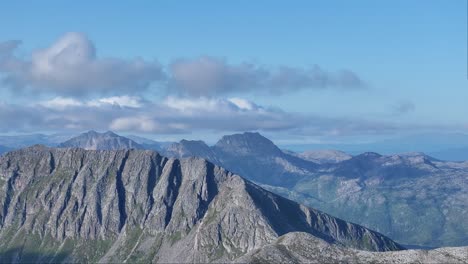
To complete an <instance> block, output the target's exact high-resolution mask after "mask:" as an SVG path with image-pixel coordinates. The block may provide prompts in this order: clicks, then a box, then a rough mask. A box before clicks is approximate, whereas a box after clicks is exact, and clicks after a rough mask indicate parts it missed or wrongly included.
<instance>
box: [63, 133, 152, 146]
mask: <svg viewBox="0 0 468 264" xmlns="http://www.w3.org/2000/svg"><path fill="white" fill-rule="evenodd" d="M58 147H59V148H83V149H89V150H113V149H114V150H115V149H143V146H141V145H140V144H138V143H136V142H135V141H133V140H131V139H128V138H126V137H122V136H119V135H117V134H115V133H113V132H111V131H108V132H105V133H98V132H96V131H89V132H86V133H83V134H81V135H79V136H77V137H74V138H72V139H70V140H67V141H65V142H63V143H60V144H59V145H58Z"/></svg>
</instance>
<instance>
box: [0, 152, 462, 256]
mask: <svg viewBox="0 0 468 264" xmlns="http://www.w3.org/2000/svg"><path fill="white" fill-rule="evenodd" d="M298 232H300V233H298ZM298 245H301V246H300V247H299V246H298ZM400 249H402V247H401V246H400V245H398V244H397V243H395V242H393V241H392V240H390V239H389V238H387V237H385V236H383V235H381V234H379V233H377V232H374V231H371V230H369V229H366V228H364V227H362V226H359V225H355V224H351V223H348V222H345V221H343V220H340V219H337V218H334V217H332V216H330V215H327V214H324V213H321V212H319V211H316V210H314V209H310V208H307V207H305V206H303V205H299V204H297V203H295V202H293V201H290V200H287V199H285V198H282V197H280V196H278V195H275V194H272V193H270V192H268V191H265V190H264V189H262V188H260V187H259V186H257V185H255V184H253V183H251V182H249V181H247V180H244V179H243V178H241V177H240V176H237V175H235V174H232V173H230V172H228V171H226V170H224V169H223V168H220V167H218V166H215V165H213V164H212V163H210V162H208V161H206V160H203V159H200V158H187V159H180V160H179V159H174V158H172V159H169V158H166V157H162V156H160V155H159V154H158V153H156V152H152V151H144V150H108V151H96V150H83V149H69V148H64V149H56V148H47V147H44V146H34V147H30V148H26V149H21V150H18V151H13V152H10V153H7V154H6V155H4V156H2V157H0V256H1V257H2V258H1V260H0V261H1V262H77V261H78V262H83V261H90V262H97V261H99V262H148V261H152V262H235V261H240V262H257V261H264V260H265V261H268V262H270V260H268V259H265V257H264V256H265V255H266V256H272V259H271V261H276V262H283V260H287V261H289V262H297V261H300V262H302V261H305V260H306V259H309V260H314V258H312V255H313V256H317V258H316V259H317V261H322V259H323V258H324V257H326V256H330V258H331V259H330V260H333V261H334V260H335V259H337V260H340V259H344V260H345V261H346V260H349V261H358V262H362V261H363V260H365V261H367V260H369V261H372V260H373V259H376V260H379V259H383V260H384V259H385V258H382V257H380V256H387V258H388V259H390V258H393V257H392V256H395V257H396V256H398V257H400V256H401V258H402V260H409V261H411V260H417V261H422V262H424V260H427V258H424V256H426V255H427V254H436V255H437V256H438V257H439V259H440V260H443V262H456V261H458V262H462V261H467V258H464V257H463V254H464V253H466V248H456V249H446V250H445V249H444V250H443V251H440V250H439V251H430V252H432V253H427V252H426V251H396V250H400ZM359 250H360V251H359ZM362 250H366V251H362ZM270 251H271V252H274V253H275V254H274V255H272V254H270V253H269V252H270ZM371 251H373V252H371ZM376 251H391V252H390V253H376ZM452 251H453V252H452ZM433 252H436V253H433ZM437 252H450V253H447V254H438V253H437ZM308 254H309V255H308ZM310 254H312V255H310ZM392 254H393V255H392ZM355 255H358V257H357V258H351V257H352V256H355ZM301 256H303V258H301ZM361 256H362V257H361ZM431 256H432V255H431ZM434 256H435V255H434Z"/></svg>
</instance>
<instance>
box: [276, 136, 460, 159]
mask: <svg viewBox="0 0 468 264" xmlns="http://www.w3.org/2000/svg"><path fill="white" fill-rule="evenodd" d="M281 147H282V148H285V149H290V150H294V151H297V152H303V151H311V150H321V149H336V150H341V151H345V152H347V153H350V154H353V155H356V154H360V153H364V152H377V153H381V154H385V155H392V154H398V153H404V152H424V153H430V154H431V156H434V157H435V158H438V159H442V160H450V161H460V160H468V155H467V152H466V150H467V149H468V135H465V134H460V133H447V134H444V133H426V134H418V135H411V136H405V137H399V138H393V139H387V140H381V141H376V142H372V143H366V144H297V145H282V146H281Z"/></svg>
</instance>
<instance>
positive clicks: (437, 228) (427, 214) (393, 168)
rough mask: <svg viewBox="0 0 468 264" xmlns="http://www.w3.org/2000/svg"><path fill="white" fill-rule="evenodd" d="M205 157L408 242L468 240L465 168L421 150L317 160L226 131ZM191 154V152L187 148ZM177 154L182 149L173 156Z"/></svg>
mask: <svg viewBox="0 0 468 264" xmlns="http://www.w3.org/2000/svg"><path fill="white" fill-rule="evenodd" d="M211 149H212V150H213V152H214V154H215V157H212V156H209V155H206V154H204V153H200V152H199V153H190V155H200V156H202V157H205V158H207V159H209V160H211V161H213V162H215V163H216V164H219V165H221V166H223V167H225V168H227V169H229V170H231V171H233V172H236V173H238V174H240V175H243V176H245V177H246V178H247V179H250V180H253V181H255V182H256V183H258V184H261V186H262V187H264V188H266V189H268V190H270V191H272V192H275V193H278V194H280V195H283V196H285V197H288V198H290V199H293V200H295V201H297V202H300V203H304V204H307V205H309V206H311V207H314V208H318V209H320V210H322V211H324V212H328V213H331V214H333V215H336V216H339V217H340V218H342V219H345V220H347V221H351V222H355V223H359V224H362V225H364V226H369V227H371V228H372V229H375V230H377V231H379V232H382V233H383V234H385V235H387V236H389V237H392V238H394V239H395V240H397V241H398V242H400V243H402V244H406V245H421V246H428V247H440V246H463V245H468V235H467V234H468V224H467V223H466V221H464V220H463V219H466V218H468V208H467V204H466V202H465V201H466V200H468V189H467V188H468V184H466V179H467V178H468V166H466V163H455V162H444V161H440V160H437V159H434V158H432V157H429V156H427V155H424V154H423V153H403V154H399V155H390V156H384V155H380V154H377V153H372V152H368V153H363V154H361V155H356V156H354V157H351V158H348V159H346V160H343V161H341V162H317V163H322V164H317V163H315V162H310V161H306V160H304V159H302V158H300V157H295V155H297V154H295V153H290V152H286V151H281V150H280V149H279V148H278V147H276V146H275V145H274V144H273V142H271V141H270V140H268V139H266V138H264V137H263V136H261V135H260V134H258V133H244V134H236V135H230V136H224V137H223V138H222V139H221V140H220V141H219V142H218V143H217V144H216V145H215V146H214V147H212V148H211ZM184 155H187V154H184ZM176 156H177V155H176Z"/></svg>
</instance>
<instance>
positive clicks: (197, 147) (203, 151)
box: [163, 139, 220, 164]
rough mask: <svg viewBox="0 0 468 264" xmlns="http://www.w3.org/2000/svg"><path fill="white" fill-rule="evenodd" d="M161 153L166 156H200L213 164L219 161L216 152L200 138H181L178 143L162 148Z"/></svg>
mask: <svg viewBox="0 0 468 264" xmlns="http://www.w3.org/2000/svg"><path fill="white" fill-rule="evenodd" d="M163 153H164V155H166V156H168V157H177V158H186V157H201V158H204V159H207V160H209V161H211V162H213V163H215V164H219V163H220V162H219V160H218V158H217V157H216V153H214V151H213V150H212V149H211V148H210V147H209V146H208V145H207V144H206V143H205V142H203V141H201V140H185V139H184V140H181V141H180V142H179V143H173V144H171V145H169V146H168V147H167V148H165V149H164V150H163Z"/></svg>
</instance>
